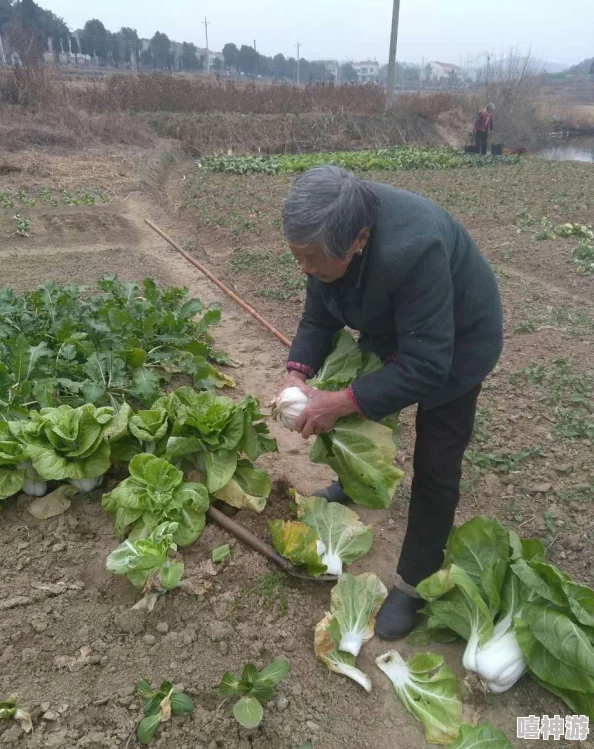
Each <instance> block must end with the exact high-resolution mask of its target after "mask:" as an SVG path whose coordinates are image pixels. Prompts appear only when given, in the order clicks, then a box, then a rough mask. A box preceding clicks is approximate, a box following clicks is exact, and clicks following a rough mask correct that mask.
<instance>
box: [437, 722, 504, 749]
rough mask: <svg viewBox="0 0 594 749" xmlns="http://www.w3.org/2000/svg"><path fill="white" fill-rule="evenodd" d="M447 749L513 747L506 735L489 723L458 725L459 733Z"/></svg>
mask: <svg viewBox="0 0 594 749" xmlns="http://www.w3.org/2000/svg"><path fill="white" fill-rule="evenodd" d="M448 749H514V745H513V744H512V743H511V741H510V740H509V739H508V738H507V736H506V735H505V734H504V733H503V731H500V730H499V729H497V728H493V726H489V725H478V726H470V725H463V726H461V727H460V735H459V736H458V738H457V739H456V741H454V743H453V744H450V745H449V747H448Z"/></svg>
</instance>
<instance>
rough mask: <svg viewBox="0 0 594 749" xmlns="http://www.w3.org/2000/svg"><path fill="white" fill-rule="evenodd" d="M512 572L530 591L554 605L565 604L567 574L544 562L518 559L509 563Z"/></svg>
mask: <svg viewBox="0 0 594 749" xmlns="http://www.w3.org/2000/svg"><path fill="white" fill-rule="evenodd" d="M511 569H512V571H513V572H514V574H515V575H516V576H517V577H518V578H519V579H520V580H521V581H522V583H523V584H524V585H525V586H526V589H527V590H528V591H530V593H532V594H535V595H539V596H541V597H542V598H545V599H546V600H547V601H550V602H551V603H553V604H555V606H562V607H563V606H567V603H568V601H567V595H566V593H565V591H564V585H565V584H566V583H567V582H569V578H568V577H567V575H565V574H563V573H562V572H561V571H560V570H558V569H557V568H556V567H554V566H553V565H551V564H547V563H546V562H530V563H528V562H526V560H525V559H518V560H517V561H515V562H514V563H513V564H512V565H511Z"/></svg>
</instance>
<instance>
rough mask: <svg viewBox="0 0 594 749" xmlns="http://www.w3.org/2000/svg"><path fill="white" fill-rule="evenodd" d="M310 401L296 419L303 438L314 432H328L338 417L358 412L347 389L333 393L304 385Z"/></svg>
mask: <svg viewBox="0 0 594 749" xmlns="http://www.w3.org/2000/svg"><path fill="white" fill-rule="evenodd" d="M302 390H303V392H304V393H306V394H307V395H308V396H309V398H310V401H309V403H308V405H307V408H306V409H305V410H304V411H303V413H302V414H301V416H300V417H299V418H298V419H296V420H295V431H298V432H301V436H302V437H303V439H308V437H311V435H312V434H322V432H328V431H330V429H332V427H333V426H334V424H336V422H337V421H338V419H340V418H342V417H343V416H348V415H349V414H353V413H356V412H357V408H356V407H355V404H354V403H353V400H352V398H351V396H350V395H349V394H348V392H347V391H346V390H339V391H338V392H337V393H332V392H329V391H325V390H315V389H314V388H310V387H303V388H302Z"/></svg>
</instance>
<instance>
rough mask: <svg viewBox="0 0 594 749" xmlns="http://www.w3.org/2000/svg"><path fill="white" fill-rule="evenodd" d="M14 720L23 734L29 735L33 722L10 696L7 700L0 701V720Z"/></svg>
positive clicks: (14, 698) (28, 714) (12, 696)
mask: <svg viewBox="0 0 594 749" xmlns="http://www.w3.org/2000/svg"><path fill="white" fill-rule="evenodd" d="M11 719H12V720H16V722H17V723H18V724H19V725H20V726H21V728H22V729H23V731H24V732H25V733H31V731H32V730H33V722H32V721H31V715H30V713H28V712H27V711H26V710H23V709H22V708H20V707H19V706H18V704H17V699H16V697H15V696H14V695H11V696H10V697H9V698H8V699H7V700H4V701H3V702H2V701H0V720H11Z"/></svg>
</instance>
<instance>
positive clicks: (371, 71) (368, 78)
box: [351, 60, 380, 83]
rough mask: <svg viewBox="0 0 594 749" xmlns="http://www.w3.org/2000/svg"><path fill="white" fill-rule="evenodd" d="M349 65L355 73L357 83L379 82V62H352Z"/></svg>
mask: <svg viewBox="0 0 594 749" xmlns="http://www.w3.org/2000/svg"><path fill="white" fill-rule="evenodd" d="M351 65H352V66H353V67H354V68H355V70H356V71H357V75H358V76H359V83H375V82H376V81H378V80H379V70H380V66H379V62H378V61H377V60H363V61H362V62H352V63H351Z"/></svg>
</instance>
